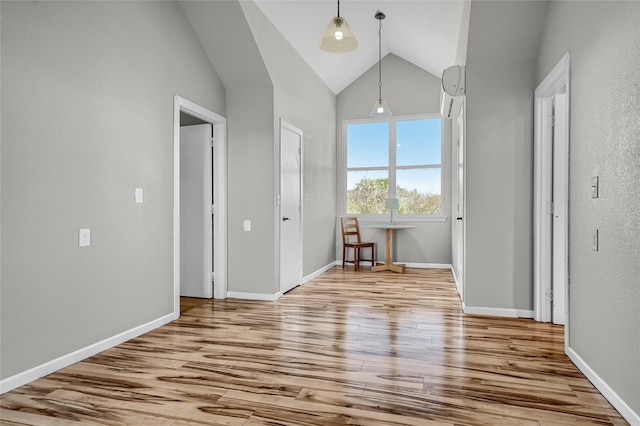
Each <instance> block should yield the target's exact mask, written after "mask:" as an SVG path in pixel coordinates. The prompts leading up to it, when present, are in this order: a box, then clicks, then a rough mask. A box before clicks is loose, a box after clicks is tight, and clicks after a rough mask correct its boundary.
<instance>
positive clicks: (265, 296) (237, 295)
mask: <svg viewBox="0 0 640 426" xmlns="http://www.w3.org/2000/svg"><path fill="white" fill-rule="evenodd" d="M227 297H228V298H230V299H244V300H263V301H266V302H275V301H276V300H278V299H280V298H281V297H282V292H281V291H279V292H277V293H275V294H269V293H243V292H241V291H229V292H227Z"/></svg>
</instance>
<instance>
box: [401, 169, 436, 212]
mask: <svg viewBox="0 0 640 426" xmlns="http://www.w3.org/2000/svg"><path fill="white" fill-rule="evenodd" d="M396 179H397V185H396V196H397V198H398V199H399V201H400V209H398V213H400V214H438V213H440V212H441V210H442V207H441V206H442V196H441V192H442V184H441V181H442V170H441V169H439V168H437V169H410V170H398V171H397V172H396Z"/></svg>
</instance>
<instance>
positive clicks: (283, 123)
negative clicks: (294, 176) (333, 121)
mask: <svg viewBox="0 0 640 426" xmlns="http://www.w3.org/2000/svg"><path fill="white" fill-rule="evenodd" d="M283 128H287V129H288V130H290V131H292V132H293V133H296V134H298V135H299V136H300V146H299V149H300V163H299V164H300V167H299V169H298V172H299V188H300V190H299V197H300V212H299V216H300V225H299V229H298V234H299V237H300V259H299V260H300V262H299V264H300V268H299V271H298V275H299V276H298V278H299V283H298V285H300V283H302V261H303V255H302V254H303V247H304V246H303V237H302V230H303V229H304V227H303V224H304V219H303V215H302V212H303V211H304V208H303V188H304V187H303V183H304V182H303V176H304V162H303V161H302V159H303V158H304V157H303V152H304V151H303V150H304V148H303V145H304V144H303V143H302V142H303V140H304V136H303V132H302V130H300V129H299V128H297V127H296V126H294V125H293V124H291V123H289V122H288V121H286V120H285V119H283V118H280V126H279V129H278V133H279V138H278V139H279V158H278V164H279V171H280V174H279V181H280V183H279V186H278V216H277V222H278V227H277V229H278V281H279V294H281V295H282V294H284V291H283V286H282V129H283Z"/></svg>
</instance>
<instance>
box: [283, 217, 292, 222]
mask: <svg viewBox="0 0 640 426" xmlns="http://www.w3.org/2000/svg"><path fill="white" fill-rule="evenodd" d="M287 220H291V219H289V218H288V217H283V218H282V221H283V222H286V221H287Z"/></svg>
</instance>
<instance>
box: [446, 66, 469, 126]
mask: <svg viewBox="0 0 640 426" xmlns="http://www.w3.org/2000/svg"><path fill="white" fill-rule="evenodd" d="M464 95H465V67H464V66H462V65H454V66H452V67H449V68H447V69H446V70H444V71H443V73H442V89H441V90H440V114H442V117H443V118H447V119H452V118H456V117H457V116H458V114H460V107H461V106H462V102H463V101H464Z"/></svg>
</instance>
